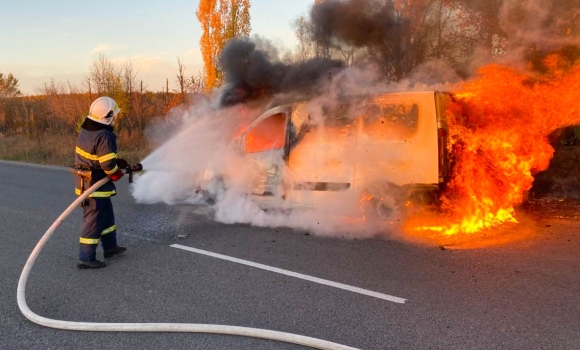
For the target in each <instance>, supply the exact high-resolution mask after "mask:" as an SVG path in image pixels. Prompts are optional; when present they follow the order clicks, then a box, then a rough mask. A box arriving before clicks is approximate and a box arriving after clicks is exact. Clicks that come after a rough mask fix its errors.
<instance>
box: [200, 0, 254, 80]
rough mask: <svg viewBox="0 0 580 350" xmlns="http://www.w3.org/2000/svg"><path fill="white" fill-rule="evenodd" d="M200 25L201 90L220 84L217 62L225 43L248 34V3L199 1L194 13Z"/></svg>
mask: <svg viewBox="0 0 580 350" xmlns="http://www.w3.org/2000/svg"><path fill="white" fill-rule="evenodd" d="M196 15H197V18H198V20H199V22H200V23H201V27H202V35H201V39H200V48H201V54H202V57H203V64H204V72H205V88H206V90H207V91H211V89H212V88H214V87H217V86H220V85H221V83H222V73H221V70H220V68H219V67H218V59H219V56H220V54H221V52H222V49H223V47H224V46H225V44H226V43H227V41H228V40H230V39H232V38H234V37H236V36H240V35H242V36H248V35H249V34H250V29H251V27H250V1H249V0H219V1H218V0H200V2H199V6H198V8H197V12H196Z"/></svg>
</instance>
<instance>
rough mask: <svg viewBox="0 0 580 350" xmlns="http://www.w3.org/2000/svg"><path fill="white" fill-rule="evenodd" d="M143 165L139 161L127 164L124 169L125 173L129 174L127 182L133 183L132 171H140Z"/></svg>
mask: <svg viewBox="0 0 580 350" xmlns="http://www.w3.org/2000/svg"><path fill="white" fill-rule="evenodd" d="M142 170H143V165H142V164H141V163H137V164H135V165H129V166H128V167H127V169H126V170H125V173H127V174H129V183H133V173H134V172H135V171H142Z"/></svg>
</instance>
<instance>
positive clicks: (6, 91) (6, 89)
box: [0, 72, 20, 103]
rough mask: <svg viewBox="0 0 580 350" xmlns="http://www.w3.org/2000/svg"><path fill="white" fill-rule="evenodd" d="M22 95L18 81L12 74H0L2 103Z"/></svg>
mask: <svg viewBox="0 0 580 350" xmlns="http://www.w3.org/2000/svg"><path fill="white" fill-rule="evenodd" d="M19 95H20V90H19V89H18V79H16V78H15V77H14V76H13V75H12V74H8V75H6V76H5V75H4V74H2V72H0V103H1V102H2V100H4V99H7V98H12V97H17V96H19Z"/></svg>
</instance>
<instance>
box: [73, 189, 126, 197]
mask: <svg viewBox="0 0 580 350" xmlns="http://www.w3.org/2000/svg"><path fill="white" fill-rule="evenodd" d="M75 193H76V195H77V196H80V195H81V190H80V189H78V188H75ZM114 194H117V191H115V190H112V191H107V192H99V191H95V192H93V193H91V194H90V195H89V197H91V198H108V197H111V196H112V195H114Z"/></svg>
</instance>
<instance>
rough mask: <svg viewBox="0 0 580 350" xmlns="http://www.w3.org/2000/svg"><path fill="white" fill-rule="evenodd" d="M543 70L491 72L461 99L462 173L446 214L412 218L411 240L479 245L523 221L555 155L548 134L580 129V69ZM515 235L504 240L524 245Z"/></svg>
mask: <svg viewBox="0 0 580 350" xmlns="http://www.w3.org/2000/svg"><path fill="white" fill-rule="evenodd" d="M543 65H544V68H545V71H546V72H545V73H544V74H541V75H539V74H532V73H520V72H518V71H517V70H516V69H514V68H510V67H505V66H500V65H490V66H486V67H483V68H480V69H479V72H478V73H479V77H478V78H477V79H475V80H472V81H470V82H468V83H466V84H465V85H464V86H463V87H462V90H461V91H458V92H456V93H455V96H456V102H452V103H450V104H449V105H448V108H447V110H448V119H449V136H450V137H449V144H448V148H449V150H450V152H451V154H452V159H453V162H454V173H453V175H452V178H451V180H450V182H449V183H448V185H447V188H446V189H445V191H444V193H443V196H442V214H440V215H437V216H433V215H432V216H416V217H410V218H409V220H408V221H407V223H406V227H405V231H406V232H407V233H408V234H409V235H411V236H414V237H418V238H424V239H429V240H432V241H435V242H436V243H438V244H440V245H446V244H455V243H457V242H459V243H466V242H467V243H471V245H472V246H473V245H474V242H477V241H480V240H481V239H482V238H483V237H485V236H488V235H490V234H491V232H490V230H489V229H490V228H493V227H496V228H497V227H498V226H502V225H509V224H513V223H517V222H518V220H517V218H516V214H515V211H514V208H515V207H517V206H518V205H519V204H521V203H522V202H523V200H524V195H525V193H526V191H528V190H529V189H530V188H531V187H532V183H533V180H534V178H533V175H534V174H536V173H538V172H540V171H543V170H546V169H547V168H548V165H549V163H550V159H551V158H552V156H553V153H554V149H553V148H552V147H551V145H550V144H549V142H548V135H549V134H550V133H551V132H553V131H554V130H556V129H558V128H561V127H565V126H570V125H576V124H580V104H579V103H578V100H579V98H580V65H573V64H571V63H569V62H568V61H566V60H564V59H563V58H562V57H561V56H559V55H557V54H553V55H550V56H548V57H547V58H546V59H545V60H544V62H543ZM509 231H510V232H513V233H505V232H503V233H502V234H509V235H510V237H511V238H513V239H518V238H519V237H517V233H515V232H517V230H509ZM504 238H505V237H504ZM475 245H477V244H475Z"/></svg>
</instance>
